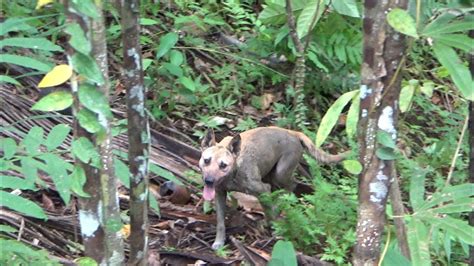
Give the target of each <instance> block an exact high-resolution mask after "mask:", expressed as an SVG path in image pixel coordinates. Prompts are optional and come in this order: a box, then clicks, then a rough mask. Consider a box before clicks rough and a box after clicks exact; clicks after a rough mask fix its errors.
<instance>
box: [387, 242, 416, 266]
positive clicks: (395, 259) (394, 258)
mask: <svg viewBox="0 0 474 266" xmlns="http://www.w3.org/2000/svg"><path fill="white" fill-rule="evenodd" d="M394 265H403V266H411V265H412V264H411V262H410V261H409V260H408V259H407V258H406V257H405V256H403V255H402V253H401V252H400V248H399V247H398V245H397V241H392V242H391V243H390V245H389V247H388V249H387V253H386V255H385V257H384V258H383V261H382V266H394Z"/></svg>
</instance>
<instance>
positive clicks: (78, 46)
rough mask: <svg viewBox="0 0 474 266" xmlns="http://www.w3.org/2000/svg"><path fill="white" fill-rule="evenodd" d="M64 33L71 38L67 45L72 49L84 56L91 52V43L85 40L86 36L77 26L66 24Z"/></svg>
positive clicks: (75, 24)
mask: <svg viewBox="0 0 474 266" xmlns="http://www.w3.org/2000/svg"><path fill="white" fill-rule="evenodd" d="M64 31H65V32H66V33H67V34H69V35H70V36H71V38H70V39H69V44H70V45H71V46H72V48H74V49H75V50H76V51H78V52H80V53H82V54H85V55H88V54H89V53H90V52H91V50H92V48H91V42H90V41H89V40H88V39H87V38H86V35H85V34H84V31H83V30H82V28H81V26H79V24H77V23H72V24H68V25H67V26H66V28H65V29H64Z"/></svg>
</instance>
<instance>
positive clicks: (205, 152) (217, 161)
mask: <svg viewBox="0 0 474 266" xmlns="http://www.w3.org/2000/svg"><path fill="white" fill-rule="evenodd" d="M201 151H202V154H201V159H200V160H199V167H200V168H201V172H202V177H203V179H204V192H203V197H204V199H205V200H212V199H213V198H214V196H215V187H216V186H218V185H219V184H221V183H222V182H223V181H224V179H225V178H226V177H228V176H229V175H231V174H233V172H234V169H235V162H236V159H237V156H238V155H239V152H240V135H237V136H235V137H233V138H231V137H226V138H224V139H223V140H222V141H221V142H220V143H216V138H215V135H214V131H213V130H212V129H210V130H208V131H207V133H206V136H205V137H204V138H203V140H202V142H201Z"/></svg>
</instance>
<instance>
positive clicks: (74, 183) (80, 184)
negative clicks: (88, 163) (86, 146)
mask: <svg viewBox="0 0 474 266" xmlns="http://www.w3.org/2000/svg"><path fill="white" fill-rule="evenodd" d="M70 179H71V190H72V192H74V193H76V195H78V196H79V197H83V198H88V197H90V195H89V194H87V193H86V192H85V191H84V184H85V183H86V180H87V179H86V173H85V171H84V169H82V167H81V166H79V165H75V166H74V170H73V171H72V173H71V176H70Z"/></svg>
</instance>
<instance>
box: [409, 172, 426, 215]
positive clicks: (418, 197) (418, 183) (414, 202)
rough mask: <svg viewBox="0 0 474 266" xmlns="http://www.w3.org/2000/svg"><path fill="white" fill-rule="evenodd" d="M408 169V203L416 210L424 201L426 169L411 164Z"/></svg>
mask: <svg viewBox="0 0 474 266" xmlns="http://www.w3.org/2000/svg"><path fill="white" fill-rule="evenodd" d="M413 167H414V168H413V169H412V170H411V171H410V172H411V173H410V190H409V193H410V203H411V206H412V208H413V209H414V210H415V211H417V210H418V209H419V208H421V206H422V204H423V203H424V196H425V179H426V173H427V171H426V170H425V169H422V168H420V167H419V166H413Z"/></svg>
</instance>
